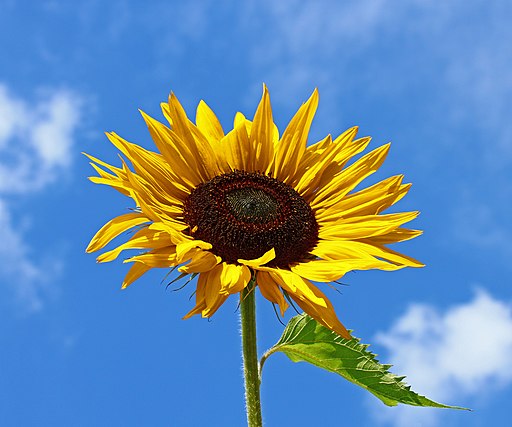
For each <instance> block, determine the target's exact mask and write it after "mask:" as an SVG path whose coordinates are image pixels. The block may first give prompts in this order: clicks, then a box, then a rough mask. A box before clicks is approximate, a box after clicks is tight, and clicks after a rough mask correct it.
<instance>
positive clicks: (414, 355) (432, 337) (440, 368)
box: [375, 289, 512, 427]
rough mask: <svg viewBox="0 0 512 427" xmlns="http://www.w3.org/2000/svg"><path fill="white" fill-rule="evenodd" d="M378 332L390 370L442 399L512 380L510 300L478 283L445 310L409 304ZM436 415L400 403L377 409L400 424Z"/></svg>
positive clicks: (483, 392)
mask: <svg viewBox="0 0 512 427" xmlns="http://www.w3.org/2000/svg"><path fill="white" fill-rule="evenodd" d="M376 338H377V341H378V342H379V343H380V344H381V345H383V346H384V347H385V348H386V349H387V351H388V354H389V359H390V360H393V362H394V364H395V367H394V371H396V372H400V373H404V374H407V381H408V383H409V384H411V385H412V386H413V389H414V390H416V391H417V392H419V393H421V394H425V395H427V396H428V397H430V398H432V399H435V400H439V401H442V402H443V403H446V402H447V403H452V404H459V405H463V404H464V403H465V402H464V399H468V398H469V397H471V398H472V399H475V398H485V397H487V396H488V395H489V394H490V393H492V392H493V391H494V390H495V389H496V388H498V387H500V386H505V385H508V384H510V383H511V382H512V371H511V370H510V369H506V366H508V365H509V361H510V359H511V358H512V304H511V303H510V302H504V301H500V300H499V299H496V298H493V297H492V296H491V295H489V294H488V293H487V292H486V291H484V290H481V289H480V290H478V291H477V292H476V295H475V297H474V298H473V300H472V301H470V302H468V303H465V304H460V305H455V306H452V307H450V308H448V309H447V310H446V311H444V312H440V311H439V310H437V309H436V308H435V307H433V306H430V305H426V304H413V305H411V306H410V307H409V308H408V310H407V311H406V313H404V315H403V316H401V317H400V318H399V319H397V320H396V322H395V323H394V324H393V326H392V327H391V328H390V329H389V330H388V331H385V332H381V333H379V334H378V335H377V337H376ZM466 401H467V400H466ZM441 412H442V411H441ZM375 413H377V412H375ZM440 415H441V414H440V411H439V410H422V409H418V408H409V407H403V406H402V407H398V408H391V409H389V410H385V411H383V410H379V412H378V418H379V420H380V421H383V422H385V423H386V424H389V425H395V426H400V427H402V426H404V427H405V426H407V427H408V426H411V425H418V423H421V425H422V426H437V425H442V424H440V423H439V421H440V418H439V416H440Z"/></svg>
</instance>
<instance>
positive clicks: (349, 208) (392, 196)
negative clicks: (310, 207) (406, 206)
mask: <svg viewBox="0 0 512 427" xmlns="http://www.w3.org/2000/svg"><path fill="white" fill-rule="evenodd" d="M402 179H403V175H397V176H392V177H390V178H387V179H385V180H383V181H380V182H378V183H377V184H374V185H372V186H371V187H368V188H365V189H363V190H360V191H358V192H356V193H353V194H349V195H347V196H346V197H345V198H344V199H342V200H340V201H339V202H338V203H336V204H334V205H331V206H329V207H328V208H326V209H317V211H316V214H315V216H316V219H317V221H318V222H319V223H322V222H324V221H329V222H331V221H336V220H338V219H340V218H342V217H355V216H364V215H376V214H378V213H380V212H382V211H383V210H385V209H387V208H388V207H390V206H391V205H393V204H394V203H396V202H397V201H398V200H400V199H401V198H402V197H403V196H404V195H405V194H406V193H407V191H408V190H409V188H410V185H401V183H402Z"/></svg>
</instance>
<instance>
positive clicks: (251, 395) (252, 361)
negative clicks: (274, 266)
mask: <svg viewBox="0 0 512 427" xmlns="http://www.w3.org/2000/svg"><path fill="white" fill-rule="evenodd" d="M255 285H256V283H255V280H254V279H252V280H251V282H250V283H249V284H248V285H247V287H246V288H245V289H244V290H243V291H242V294H241V301H240V317H241V323H242V351H243V356H244V378H245V405H246V411H247V425H248V426H249V427H262V425H263V422H262V418H261V400H260V377H259V371H258V351H257V345H256V302H255V297H254V293H255V292H254V291H255Z"/></svg>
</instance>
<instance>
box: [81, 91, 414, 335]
mask: <svg viewBox="0 0 512 427" xmlns="http://www.w3.org/2000/svg"><path fill="white" fill-rule="evenodd" d="M317 105H318V93H317V91H316V90H315V91H314V92H313V94H312V95H311V97H310V98H309V100H308V101H307V102H306V103H304V104H303V105H302V106H301V107H300V108H299V110H298V111H297V113H296V114H295V116H294V117H293V118H292V120H291V121H290V123H289V124H288V126H287V127H286V129H285V130H284V132H283V134H282V135H279V132H278V130H277V128H276V126H275V124H274V122H273V118H272V109H271V105H270V97H269V94H268V91H267V88H266V87H265V86H264V88H263V96H262V99H261V101H260V103H259V105H258V108H257V110H256V113H255V115H254V118H253V120H252V121H250V120H247V119H246V118H245V117H244V116H243V115H242V114H241V113H237V115H236V116H235V121H234V125H233V129H231V130H230V131H229V132H227V133H225V132H224V130H223V128H222V126H221V125H220V122H219V120H218V119H217V117H216V116H215V114H214V113H213V111H212V110H211V109H210V108H209V107H208V106H207V105H206V104H205V103H204V102H203V101H201V102H200V103H199V105H198V107H197V114H196V120H195V124H194V123H193V122H191V121H190V120H189V118H188V117H187V115H186V113H185V111H184V110H183V107H182V106H181V104H180V103H179V101H178V100H177V98H176V97H175V96H174V95H173V94H172V93H171V96H170V97H169V102H168V103H165V104H162V110H163V114H164V116H165V117H166V119H167V121H168V122H169V123H168V125H164V124H162V123H160V122H159V121H157V120H155V119H153V118H151V117H149V116H148V115H146V114H144V113H142V115H143V117H144V120H145V121H146V124H147V126H148V128H149V132H150V134H151V136H152V138H153V141H154V143H155V145H156V147H157V151H149V150H145V149H144V148H142V147H140V146H139V145H136V144H133V143H130V142H128V141H126V140H125V139H123V138H121V137H120V136H118V135H117V134H115V133H108V134H107V137H108V139H109V140H110V141H111V142H112V143H113V144H114V145H115V146H116V148H117V149H119V150H120V151H121V153H122V154H124V156H125V157H126V158H127V159H128V160H129V161H130V163H131V164H132V168H130V167H128V165H127V164H126V163H125V162H124V160H123V162H122V165H121V166H120V167H116V166H112V165H109V164H107V163H105V162H103V161H101V160H99V159H96V158H94V157H92V156H89V155H87V156H88V157H89V158H90V159H91V160H92V162H91V164H92V166H93V167H94V169H95V170H96V171H97V173H98V175H99V176H95V177H91V178H90V179H91V181H93V182H95V183H99V184H106V185H109V186H111V187H113V188H115V189H116V190H118V191H120V192H121V193H123V194H124V195H126V196H128V197H130V198H131V199H133V201H134V203H135V206H136V208H135V210H134V211H133V212H130V213H126V214H124V215H120V216H118V217H115V218H114V219H112V220H111V221H109V222H108V223H107V224H105V225H104V226H103V227H102V228H101V229H100V230H99V231H98V232H97V233H96V235H95V236H94V237H93V239H92V240H91V242H90V244H89V246H88V248H87V252H93V251H96V250H99V249H102V248H103V247H104V246H106V245H107V244H108V243H109V242H110V241H111V240H112V239H114V238H115V237H117V236H118V235H120V234H121V233H123V232H124V231H127V230H129V229H132V228H134V227H137V231H136V232H135V233H134V234H132V236H131V237H130V238H129V239H128V241H127V242H126V243H123V244H121V245H120V246H118V247H116V248H114V249H112V250H110V251H108V252H105V253H103V254H102V255H100V256H99V257H98V261H99V262H107V261H112V260H114V259H116V258H117V257H118V256H119V254H120V253H121V252H122V251H123V250H126V249H139V250H142V251H141V252H140V253H139V254H138V255H135V256H132V257H131V258H128V259H126V260H125V262H128V263H132V266H131V268H130V270H129V271H128V273H127V275H126V277H125V279H124V282H123V288H126V287H127V286H129V285H130V284H131V283H133V282H134V281H135V280H136V279H138V278H139V277H140V276H142V275H143V274H144V273H146V272H147V271H148V270H150V269H152V268H170V267H178V271H179V272H181V273H182V274H183V275H187V274H193V275H197V276H198V279H197V289H196V305H195V307H194V308H193V309H192V310H191V311H190V312H189V313H188V314H187V315H186V316H185V318H188V317H190V316H192V315H194V314H201V315H202V316H203V317H210V316H211V315H213V313H215V311H216V310H217V309H218V308H219V307H220V306H221V305H222V304H223V302H224V301H225V300H226V299H227V298H228V296H229V295H231V294H235V293H240V292H241V291H242V290H243V289H244V288H245V287H246V286H248V284H249V283H250V281H251V279H252V280H254V282H255V283H256V284H257V287H258V288H259V289H260V291H261V294H262V295H263V296H264V297H265V298H266V299H268V300H269V301H271V302H272V303H273V304H277V305H278V306H279V308H280V311H281V315H283V314H284V312H285V310H286V309H287V308H288V302H287V299H288V300H289V301H292V300H293V301H294V302H295V303H296V304H297V305H298V306H299V307H301V308H302V309H303V310H304V311H305V312H306V313H308V314H309V315H310V316H312V317H313V318H315V319H316V320H317V321H319V322H320V323H322V324H323V325H325V326H326V327H328V328H330V329H332V330H333V331H335V332H337V333H338V334H340V335H341V336H343V337H345V338H350V335H349V333H348V332H347V330H346V329H345V327H344V326H343V325H342V324H341V323H340V321H339V320H338V318H337V316H336V314H335V312H334V309H333V307H332V304H331V303H330V301H329V299H328V298H327V297H326V296H325V295H324V294H323V292H321V291H320V289H319V288H318V287H317V286H316V285H315V284H313V283H312V282H332V281H336V280H338V279H340V278H341V277H342V276H343V275H344V274H345V273H347V272H349V271H352V270H367V269H380V270H397V269H400V268H403V267H407V266H410V267H420V266H422V264H421V263H419V262H418V261H416V260H414V259H412V258H410V257H407V256H405V255H401V254H399V253H398V252H395V251H393V250H392V249H390V248H388V247H387V245H388V244H391V243H396V242H400V241H403V240H407V239H411V238H413V237H416V236H418V235H419V234H421V232H420V231H418V230H411V229H408V228H403V227H402V225H403V224H404V223H406V222H408V221H410V220H412V219H413V218H415V217H416V216H417V212H403V213H391V214H384V213H383V212H384V211H385V210H386V209H387V208H389V207H390V206H391V205H393V204H394V203H396V202H397V201H398V200H400V199H401V198H402V197H403V196H404V195H405V194H406V193H407V191H408V190H409V187H410V184H403V183H402V179H403V176H402V175H397V176H392V177H390V178H387V179H385V180H383V181H380V182H378V183H377V184H374V185H372V186H371V187H368V188H364V189H359V190H358V189H356V187H358V185H359V184H360V183H361V181H362V180H363V179H365V178H366V177H367V176H369V175H370V174H372V173H373V172H375V171H376V170H377V169H378V168H379V167H380V165H381V164H382V162H383V161H384V159H385V157H386V154H387V152H388V149H389V144H388V145H384V146H381V147H379V148H377V149H375V150H373V151H371V152H369V153H368V154H366V155H364V156H362V157H360V158H359V159H358V160H356V161H354V162H353V163H352V164H351V165H350V166H347V162H348V161H349V160H350V159H351V158H353V157H354V156H355V155H357V154H359V153H361V152H362V151H363V150H364V149H365V148H366V146H367V145H368V144H369V142H370V138H367V137H366V138H358V139H357V138H356V133H357V128H351V129H349V130H347V131H345V132H344V133H342V134H341V135H340V136H338V137H337V138H335V139H334V140H333V139H332V138H331V136H327V137H326V138H324V139H323V140H321V141H319V142H317V143H315V144H312V145H308V144H307V139H308V133H309V128H310V125H311V122H312V119H313V116H314V114H315V111H316V108H317ZM285 296H286V297H287V299H285Z"/></svg>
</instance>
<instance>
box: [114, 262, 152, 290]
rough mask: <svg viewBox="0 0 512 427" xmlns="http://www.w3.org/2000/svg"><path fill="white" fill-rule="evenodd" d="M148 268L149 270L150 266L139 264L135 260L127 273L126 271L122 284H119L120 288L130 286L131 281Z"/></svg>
mask: <svg viewBox="0 0 512 427" xmlns="http://www.w3.org/2000/svg"><path fill="white" fill-rule="evenodd" d="M149 270H151V267H149V266H147V265H145V264H141V263H139V262H136V263H135V264H133V265H132V266H131V267H130V269H129V270H128V273H126V276H125V278H124V280H123V285H122V286H121V289H126V288H127V287H128V286H130V285H131V284H132V283H133V282H135V281H136V280H137V279H139V278H140V277H141V276H142V275H143V274H145V273H147V272H148V271H149Z"/></svg>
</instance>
